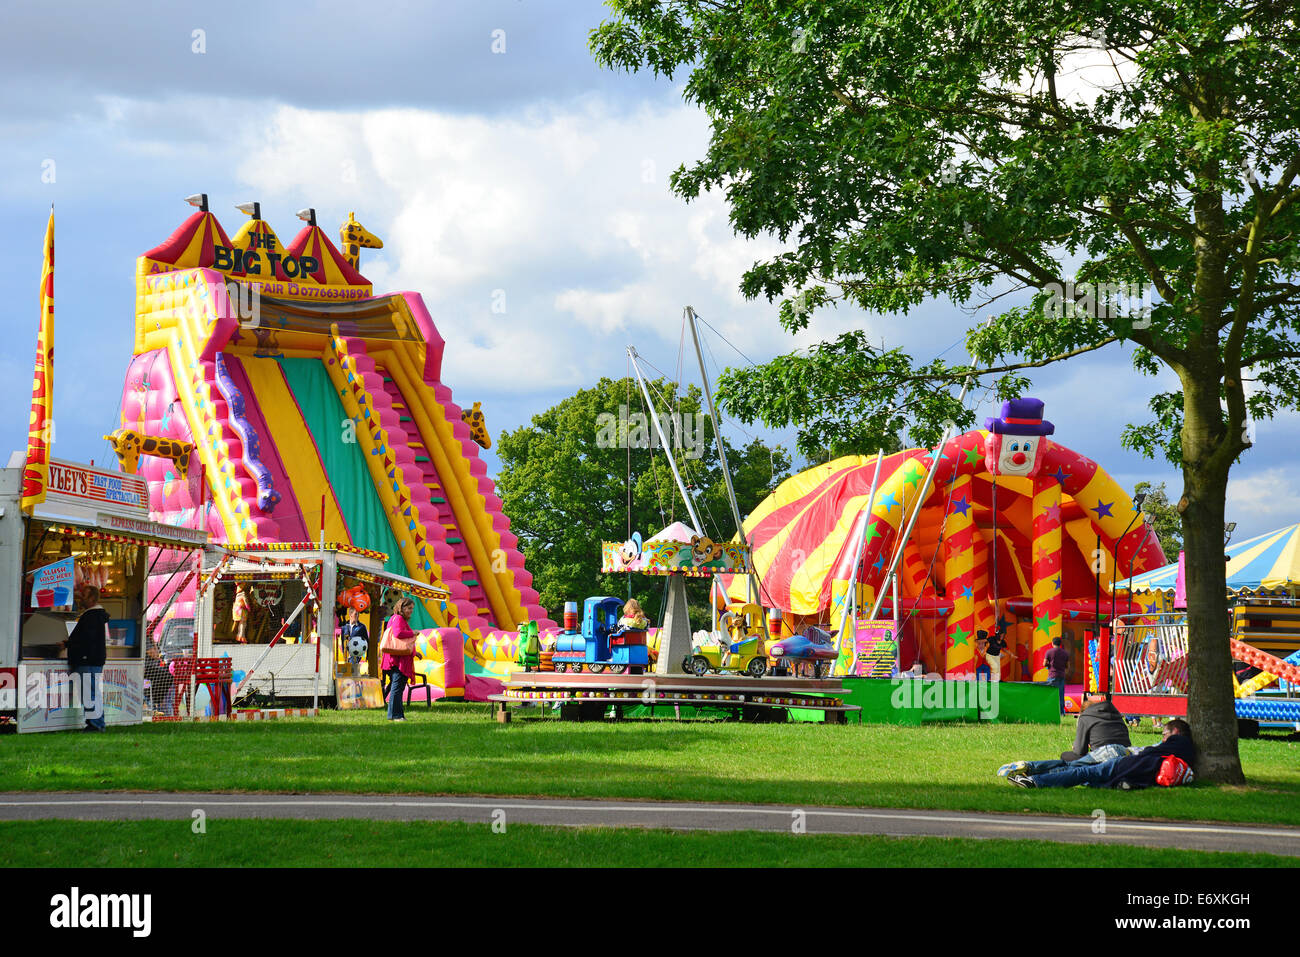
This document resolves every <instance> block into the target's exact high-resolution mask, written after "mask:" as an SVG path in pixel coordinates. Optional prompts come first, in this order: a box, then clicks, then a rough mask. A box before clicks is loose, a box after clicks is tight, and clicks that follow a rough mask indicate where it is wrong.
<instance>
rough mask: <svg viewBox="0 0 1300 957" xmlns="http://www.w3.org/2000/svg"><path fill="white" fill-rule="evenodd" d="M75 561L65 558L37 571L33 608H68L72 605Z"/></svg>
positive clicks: (33, 591) (34, 582) (33, 589)
mask: <svg viewBox="0 0 1300 957" xmlns="http://www.w3.org/2000/svg"><path fill="white" fill-rule="evenodd" d="M74 561H75V559H72V558H64V559H62V560H61V561H57V562H55V563H54V564H52V565H46V566H44V567H43V568H38V569H36V572H35V574H34V575H33V578H32V607H33V608H66V607H68V606H69V605H71V604H72V580H73V574H74V572H73V568H74V565H73V563H74Z"/></svg>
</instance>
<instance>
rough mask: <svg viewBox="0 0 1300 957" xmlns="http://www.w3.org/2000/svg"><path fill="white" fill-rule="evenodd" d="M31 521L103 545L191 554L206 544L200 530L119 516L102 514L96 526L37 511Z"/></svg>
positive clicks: (205, 535)
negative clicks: (188, 550) (189, 551)
mask: <svg viewBox="0 0 1300 957" xmlns="http://www.w3.org/2000/svg"><path fill="white" fill-rule="evenodd" d="M32 517H33V518H35V519H39V520H40V521H43V522H45V523H46V525H47V527H48V529H49V530H50V531H52V532H58V533H60V534H63V535H71V536H76V537H79V538H93V539H98V540H100V541H106V542H121V543H125V544H129V545H148V546H151V547H153V548H170V549H190V550H194V549H200V548H203V547H204V546H205V545H206V544H207V542H208V534H207V532H204V531H201V530H199V529H194V528H179V527H177V526H175V525H165V524H163V523H162V522H153V521H149V520H147V519H139V518H123V517H122V516H120V515H106V514H102V515H100V516H99V523H98V524H90V523H88V522H85V521H71V520H69V519H67V518H63V517H57V516H52V515H48V514H43V513H42V512H41V510H39V509H37V510H36V511H35V512H34V513H33V515H32Z"/></svg>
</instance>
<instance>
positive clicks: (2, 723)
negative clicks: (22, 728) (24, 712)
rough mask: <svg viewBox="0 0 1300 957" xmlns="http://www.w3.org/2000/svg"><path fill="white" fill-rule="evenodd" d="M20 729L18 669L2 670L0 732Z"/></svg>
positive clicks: (0, 676)
mask: <svg viewBox="0 0 1300 957" xmlns="http://www.w3.org/2000/svg"><path fill="white" fill-rule="evenodd" d="M17 729H18V669H17V668H0V732H10V731H16V730H17Z"/></svg>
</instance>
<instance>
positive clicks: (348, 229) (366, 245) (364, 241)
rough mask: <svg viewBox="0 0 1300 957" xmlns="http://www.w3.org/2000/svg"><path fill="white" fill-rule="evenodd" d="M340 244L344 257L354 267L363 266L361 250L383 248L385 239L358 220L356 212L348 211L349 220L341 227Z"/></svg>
mask: <svg viewBox="0 0 1300 957" xmlns="http://www.w3.org/2000/svg"><path fill="white" fill-rule="evenodd" d="M339 245H340V246H342V247H343V258H344V259H346V260H347V261H348V262H349V263H350V264H351V266H352V268H353V269H360V268H361V250H363V249H383V248H384V241H383V240H382V239H380V238H379V237H378V236H376V235H375V234H374V233H371V232H369V231H368V230H367V229H366V227H364V226H362V225H361V224H360V223H359V222H357V214H356V213H348V221H347V222H346V223H344V224H343V225H342V226H340V227H339Z"/></svg>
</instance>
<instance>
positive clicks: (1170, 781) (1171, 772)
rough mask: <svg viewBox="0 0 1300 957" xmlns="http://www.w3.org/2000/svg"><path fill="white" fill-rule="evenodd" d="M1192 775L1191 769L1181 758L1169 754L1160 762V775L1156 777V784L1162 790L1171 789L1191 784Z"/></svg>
mask: <svg viewBox="0 0 1300 957" xmlns="http://www.w3.org/2000/svg"><path fill="white" fill-rule="evenodd" d="M1193 777H1194V775H1193V774H1192V769H1191V767H1190V766H1189V765H1188V763H1187V762H1186V761H1184V760H1183V759H1182V758H1180V757H1178V756H1176V755H1173V754H1170V755H1167V756H1166V757H1165V759H1164V760H1163V761H1161V762H1160V773H1159V774H1157V775H1156V784H1158V785H1160V786H1161V787H1162V788H1172V787H1175V786H1177V785H1179V784H1191V783H1192V779H1193Z"/></svg>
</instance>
